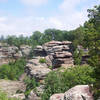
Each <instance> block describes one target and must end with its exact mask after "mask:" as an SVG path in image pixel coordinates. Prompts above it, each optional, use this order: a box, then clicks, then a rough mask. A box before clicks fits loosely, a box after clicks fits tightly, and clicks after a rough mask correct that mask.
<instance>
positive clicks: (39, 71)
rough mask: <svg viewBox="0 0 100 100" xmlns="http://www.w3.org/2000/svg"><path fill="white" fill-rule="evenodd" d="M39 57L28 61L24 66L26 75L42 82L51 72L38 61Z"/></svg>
mask: <svg viewBox="0 0 100 100" xmlns="http://www.w3.org/2000/svg"><path fill="white" fill-rule="evenodd" d="M40 58H41V57H36V58H34V59H31V60H29V61H28V63H27V65H26V73H27V74H28V75H29V76H30V77H34V78H35V79H37V80H42V79H44V78H45V76H46V75H47V74H48V73H49V72H50V71H51V70H50V69H49V68H48V67H47V65H46V64H45V63H44V64H42V63H40V62H39V59H40Z"/></svg>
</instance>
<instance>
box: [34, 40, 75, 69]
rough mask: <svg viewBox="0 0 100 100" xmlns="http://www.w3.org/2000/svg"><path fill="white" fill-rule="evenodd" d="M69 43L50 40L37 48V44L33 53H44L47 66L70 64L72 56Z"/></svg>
mask: <svg viewBox="0 0 100 100" xmlns="http://www.w3.org/2000/svg"><path fill="white" fill-rule="evenodd" d="M71 44H72V43H71V42H70V41H62V42H60V41H50V42H47V43H45V44H44V45H43V46H41V49H38V48H39V46H38V47H36V49H35V52H34V53H35V54H39V55H42V54H41V53H45V55H46V61H47V65H48V66H53V67H54V68H56V67H60V66H72V65H73V57H72V48H71ZM39 51H40V52H39ZM36 52H37V53H36ZM39 55H38V56H39Z"/></svg>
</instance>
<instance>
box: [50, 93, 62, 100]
mask: <svg viewBox="0 0 100 100" xmlns="http://www.w3.org/2000/svg"><path fill="white" fill-rule="evenodd" d="M50 100H64V94H63V93H59V94H54V95H52V96H51V97H50Z"/></svg>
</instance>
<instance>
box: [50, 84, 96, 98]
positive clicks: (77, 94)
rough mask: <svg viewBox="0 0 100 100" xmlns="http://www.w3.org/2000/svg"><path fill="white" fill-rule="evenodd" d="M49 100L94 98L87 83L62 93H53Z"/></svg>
mask: <svg viewBox="0 0 100 100" xmlns="http://www.w3.org/2000/svg"><path fill="white" fill-rule="evenodd" d="M50 100H94V99H93V94H92V92H91V88H90V87H89V86H88V85H78V86H75V87H73V88H71V89H69V90H68V91H67V92H65V93H63V94H54V95H53V96H51V97H50Z"/></svg>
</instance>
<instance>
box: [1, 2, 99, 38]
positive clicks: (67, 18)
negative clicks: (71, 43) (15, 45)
mask: <svg viewBox="0 0 100 100" xmlns="http://www.w3.org/2000/svg"><path fill="white" fill-rule="evenodd" d="M98 4H100V0H88V1H87V0H74V1H73V0H55V1H54V0H0V36H1V35H3V36H8V35H17V36H19V35H21V34H23V35H24V36H30V35H32V33H33V32H34V31H40V32H43V31H44V30H45V29H48V28H55V29H60V30H67V31H69V30H73V29H75V28H77V27H79V26H80V25H83V24H84V22H85V21H87V20H88V17H87V14H88V13H87V9H89V8H93V7H94V5H98Z"/></svg>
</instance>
